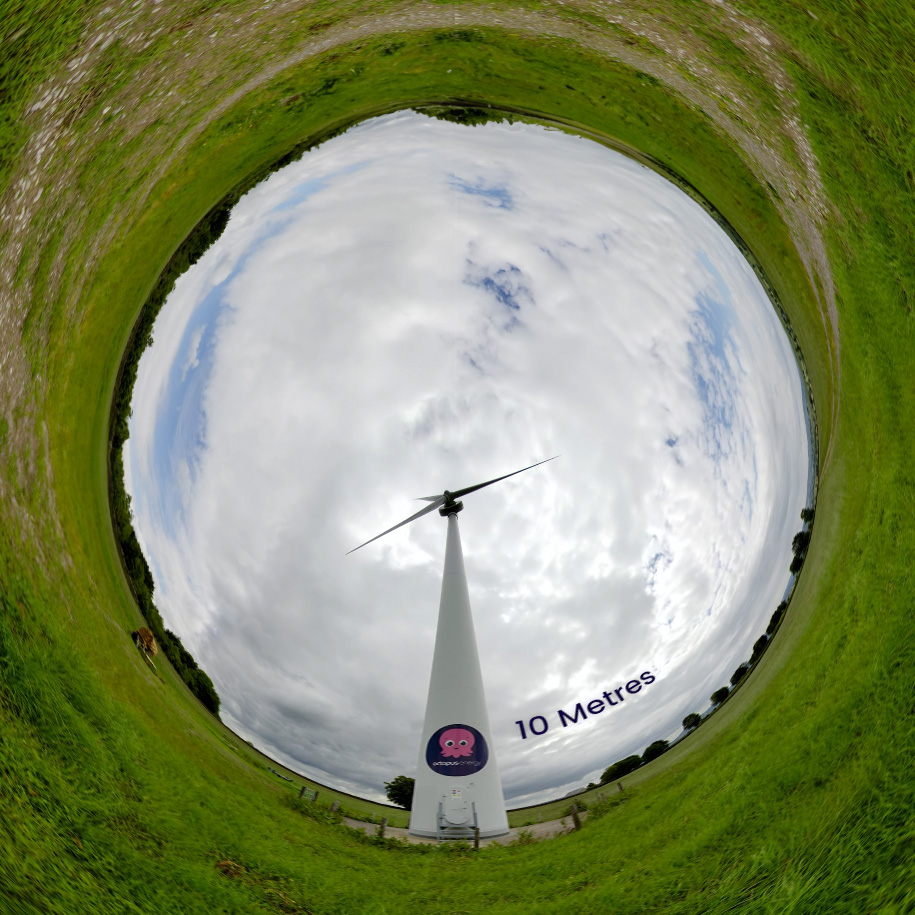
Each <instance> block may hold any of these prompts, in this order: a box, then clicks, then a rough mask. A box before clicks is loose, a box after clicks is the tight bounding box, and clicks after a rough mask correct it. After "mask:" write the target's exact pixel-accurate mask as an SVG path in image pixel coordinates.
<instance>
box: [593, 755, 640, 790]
mask: <svg viewBox="0 0 915 915" xmlns="http://www.w3.org/2000/svg"><path fill="white" fill-rule="evenodd" d="M641 765H642V757H641V756H627V757H626V758H625V759H621V760H619V761H618V762H615V763H613V765H611V766H608V767H607V768H606V769H605V770H604V774H603V775H602V776H601V777H600V783H601V784H602V785H606V784H607V783H608V782H616V781H619V780H620V779H621V778H622V777H623V776H624V775H628V774H629V773H630V772H635V770H636V769H638V767H639V766H641Z"/></svg>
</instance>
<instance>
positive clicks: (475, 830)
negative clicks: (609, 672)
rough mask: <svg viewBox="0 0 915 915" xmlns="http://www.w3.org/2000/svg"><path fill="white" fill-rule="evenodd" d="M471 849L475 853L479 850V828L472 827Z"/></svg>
mask: <svg viewBox="0 0 915 915" xmlns="http://www.w3.org/2000/svg"><path fill="white" fill-rule="evenodd" d="M473 847H474V850H475V851H479V850H480V827H479V826H474V827H473Z"/></svg>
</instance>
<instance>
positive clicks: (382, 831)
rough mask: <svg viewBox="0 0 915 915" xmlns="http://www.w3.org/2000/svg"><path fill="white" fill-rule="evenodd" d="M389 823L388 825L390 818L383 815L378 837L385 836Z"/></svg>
mask: <svg viewBox="0 0 915 915" xmlns="http://www.w3.org/2000/svg"><path fill="white" fill-rule="evenodd" d="M387 825H388V818H387V817H383V818H382V820H381V825H380V826H379V827H378V838H379V839H383V838H384V831H385V829H386V828H387Z"/></svg>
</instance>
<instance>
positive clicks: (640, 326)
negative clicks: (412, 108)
mask: <svg viewBox="0 0 915 915" xmlns="http://www.w3.org/2000/svg"><path fill="white" fill-rule="evenodd" d="M154 337H155V343H154V345H153V346H152V348H151V349H150V350H148V351H147V353H146V355H145V356H144V358H143V360H142V362H141V366H140V373H139V377H138V380H137V386H136V389H135V394H134V401H133V419H132V421H131V436H130V439H129V442H128V450H127V453H126V455H125V456H126V458H127V464H126V466H127V470H126V475H127V485H128V490H129V491H130V492H131V494H132V496H133V507H134V511H135V522H136V527H137V534H138V536H139V537H140V540H141V543H142V544H143V546H144V549H145V550H146V554H147V556H148V557H149V559H150V564H151V567H152V569H153V574H154V576H155V580H156V592H157V597H156V602H157V605H158V606H159V609H160V611H161V612H162V615H163V617H164V618H165V620H166V624H167V625H168V626H169V627H170V628H172V629H174V630H175V631H176V632H177V633H178V634H179V635H180V636H181V638H182V640H183V641H184V642H185V644H186V645H187V646H188V647H189V648H190V650H191V652H192V653H193V654H194V656H195V657H196V658H197V659H198V661H199V662H200V664H201V665H202V666H203V667H204V669H205V670H207V672H208V673H209V674H210V676H211V677H212V678H213V681H214V683H215V684H216V688H217V690H218V692H219V694H220V697H221V699H222V717H223V719H224V720H225V722H226V723H227V724H228V725H229V726H230V727H232V728H233V729H234V730H236V731H237V732H238V733H240V734H241V735H242V736H244V737H245V738H247V739H249V740H251V741H252V742H253V743H254V744H256V745H257V746H258V747H260V748H261V749H263V750H264V751H265V752H267V753H269V754H270V755H272V756H274V757H275V758H277V759H279V760H281V761H282V762H283V763H285V764H287V765H289V766H291V767H292V768H293V769H296V770H298V771H300V772H302V773H306V774H308V775H310V776H312V777H314V778H317V779H318V780H320V781H322V782H324V783H327V784H331V785H334V786H336V787H339V788H342V789H344V790H348V791H351V792H354V793H357V794H363V795H366V796H372V797H383V794H382V783H383V782H384V781H389V780H390V779H391V778H392V777H393V776H395V775H398V774H401V773H403V774H408V775H413V774H414V773H415V768H416V759H417V751H418V741H419V737H420V729H421V726H422V719H423V712H424V708H425V700H426V691H427V687H428V681H429V673H430V665H431V661H432V647H433V641H434V637H435V631H434V629H435V622H436V616H437V610H438V598H439V590H440V587H441V571H442V562H443V557H444V546H445V523H444V521H443V520H442V519H441V518H439V516H438V514H437V513H432V514H430V515H427V516H425V517H424V518H422V519H420V520H419V521H417V522H416V523H414V524H411V525H408V526H407V527H405V528H402V529H400V530H398V531H396V532H394V533H392V534H389V535H388V536H387V537H384V538H382V539H381V540H379V541H377V542H376V543H373V544H371V545H369V546H366V547H365V548H363V549H361V550H359V551H358V552H356V553H353V554H352V555H346V553H347V551H348V550H351V549H352V548H353V547H355V546H356V545H357V544H359V543H361V542H363V541H365V540H367V539H368V538H370V537H373V536H374V535H375V534H377V533H379V532H380V531H382V530H384V529H386V528H388V527H390V526H391V525H393V524H395V523H397V522H398V521H400V520H402V519H403V518H405V517H407V516H408V515H411V514H413V513H414V512H415V511H417V510H418V509H419V508H420V507H421V504H420V503H417V502H415V501H413V500H414V499H415V498H416V497H417V496H426V495H433V494H435V493H440V492H442V491H443V490H444V489H445V488H448V489H458V488H461V487H464V486H469V485H472V484H474V483H477V482H481V481H483V480H487V479H490V478H492V477H496V476H500V475H502V474H505V473H509V472H511V471H513V470H516V469H518V468H519V467H524V466H526V465H528V464H531V463H533V462H534V461H538V460H542V459H544V458H547V457H550V456H552V455H555V454H561V457H560V458H559V459H558V460H555V461H552V462H550V463H549V464H546V465H544V466H543V467H538V468H536V469H534V470H530V471H528V472H527V473H524V474H521V475H519V476H518V477H514V478H512V479H511V480H507V481H505V482H504V483H500V484H498V485H496V486H492V487H490V488H488V489H486V490H484V491H481V492H479V493H477V494H474V495H472V496H469V497H468V498H467V499H466V500H465V506H466V507H465V510H464V512H463V513H462V514H461V516H460V522H461V534H462V540H463V545H464V555H465V563H466V568H467V575H468V580H469V584H470V594H471V602H472V605H473V611H474V619H475V622H476V627H477V639H478V642H479V646H480V656H481V663H482V667H483V676H484V680H485V683H486V688H487V697H488V703H489V712H490V719H491V723H492V727H493V734H494V740H495V751H496V753H497V755H498V759H499V766H500V768H501V772H502V778H503V783H504V787H505V793H506V797H507V799H508V800H509V805H510V806H521V805H523V804H527V803H533V802H535V801H538V800H541V799H545V798H548V797H555V796H557V795H561V794H564V793H565V792H566V791H568V790H570V789H572V788H575V787H578V786H580V785H583V784H585V783H586V782H587V781H589V780H593V779H596V777H597V776H598V775H599V774H600V772H601V771H602V770H603V769H604V768H605V767H606V766H607V765H608V764H609V763H611V762H613V761H614V760H616V759H619V758H621V757H624V756H627V755H629V754H630V753H633V752H641V750H642V749H644V747H645V746H646V745H647V744H648V743H649V742H651V741H652V740H655V739H657V738H659V737H671V736H675V735H676V734H677V733H679V731H680V721H681V720H682V718H683V717H684V715H686V714H687V713H689V712H692V711H704V710H705V709H706V708H707V707H708V705H709V702H708V697H709V695H710V694H711V693H712V692H713V690H715V689H716V688H717V687H719V686H721V685H723V684H725V683H727V681H728V680H729V678H730V675H731V672H732V671H733V670H734V668H735V667H736V666H737V665H738V664H739V663H740V662H741V661H743V660H745V659H746V658H747V657H748V656H749V654H750V649H751V646H752V643H753V642H754V641H755V639H756V638H757V637H758V636H759V634H760V633H762V632H763V631H764V630H765V627H766V624H767V622H768V620H769V617H770V615H771V613H772V611H773V610H774V609H775V606H776V605H777V604H778V603H779V601H780V600H781V599H782V596H783V594H784V591H785V588H786V586H787V585H788V583H789V574H788V565H789V563H790V560H791V540H792V537H793V535H794V534H795V533H796V532H797V530H798V529H799V528H800V519H799V514H800V510H801V508H802V507H803V506H804V505H805V504H806V502H807V494H808V485H809V480H808V464H809V449H808V441H807V428H806V423H805V416H804V407H803V402H802V388H801V383H800V378H799V374H798V370H797V366H796V364H795V362H794V358H793V355H792V353H791V348H790V345H789V343H788V341H787V338H786V337H785V334H784V333H783V331H782V329H781V327H780V325H779V323H778V320H777V317H776V315H775V313H774V311H773V310H772V308H771V305H770V303H769V302H768V300H767V298H766V295H765V293H764V291H763V290H762V288H761V287H760V285H759V283H758V282H757V280H756V278H755V277H754V275H753V272H752V270H751V269H750V267H749V266H748V265H747V264H746V262H745V261H744V260H743V259H742V257H741V256H740V254H739V252H738V251H737V250H736V249H735V248H734V247H733V246H732V244H731V243H730V241H729V240H728V238H727V237H726V235H725V234H724V233H723V232H722V231H721V229H720V228H719V227H718V226H717V225H716V224H715V223H714V221H713V220H712V219H711V218H710V217H709V216H707V215H706V214H705V213H704V212H703V210H702V209H701V207H699V206H698V205H697V204H695V203H694V202H693V201H691V200H690V199H689V198H687V197H686V196H685V195H683V194H682V193H681V192H680V191H679V190H677V189H676V188H675V187H674V186H672V185H671V184H669V183H668V182H667V181H665V180H664V179H662V178H661V177H659V176H658V175H656V174H655V173H654V172H652V171H651V170H649V169H647V168H645V167H644V166H642V165H640V164H638V163H635V162H633V161H631V160H629V159H627V158H626V157H624V156H622V155H620V154H618V153H615V152H613V151H611V150H608V149H606V148H604V147H602V146H600V145H598V144H596V143H594V142H592V141H588V140H584V139H582V138H580V137H575V136H570V135H567V134H564V133H562V132H560V131H557V130H548V129H545V128H542V127H538V126H533V125H525V124H514V125H508V124H498V125H496V124H488V125H485V126H478V127H465V126H460V125H456V124H451V123H447V122H443V121H438V120H434V119H431V118H427V117H424V116H421V115H418V114H415V113H413V112H400V113H397V114H394V115H388V116H385V117H381V118H377V119H374V120H371V121H368V122H365V123H363V124H362V125H360V126H358V127H355V128H353V129H352V130H350V131H348V132H347V133H346V134H344V135H342V136H340V137H336V138H334V139H332V140H330V141H328V142H327V143H325V144H324V145H322V146H321V147H319V148H318V149H316V150H313V151H312V152H309V153H308V154H306V155H305V156H304V157H303V158H302V160H300V161H299V162H297V163H294V164H292V165H290V166H288V167H286V168H285V169H283V170H282V171H280V172H278V173H276V174H275V175H273V176H272V177H271V178H270V179H269V180H268V181H266V182H264V183H263V184H261V185H260V186H259V187H258V188H256V189H255V190H254V191H252V192H251V193H250V194H248V195H247V196H246V197H245V198H244V199H243V200H242V201H241V202H240V203H239V205H238V206H237V207H236V209H235V211H234V212H233V214H232V217H231V219H230V221H229V225H228V227H227V229H226V231H225V234H224V235H223V237H222V238H221V239H220V241H219V242H218V243H217V244H216V245H215V246H214V247H213V248H212V249H211V250H210V251H209V252H208V253H207V254H206V255H205V256H204V257H203V258H202V259H201V260H200V262H199V263H198V264H197V265H196V266H195V267H194V268H193V269H192V270H191V271H189V272H188V273H187V274H185V276H183V277H182V278H181V279H180V280H179V282H178V284H177V287H176V289H175V291H174V293H173V294H172V295H171V296H170V298H169V300H168V302H167V303H166V305H165V307H164V308H163V310H162V313H161V315H160V317H159V319H158V322H157V324H156V327H155V332H154ZM646 671H650V672H651V674H652V675H653V676H654V677H655V682H654V683H651V684H650V685H648V686H646V687H645V688H643V689H642V690H641V691H640V692H639V693H637V694H635V695H628V696H627V698H626V700H625V701H624V702H619V703H618V704H617V706H615V707H613V708H609V709H606V710H605V711H603V712H602V713H600V714H598V715H592V716H589V717H588V719H587V720H583V719H580V720H579V721H578V722H576V723H574V724H571V725H567V726H565V727H563V726H562V724H561V723H560V719H559V717H558V711H559V710H560V709H563V710H566V711H569V712H571V711H572V710H573V709H574V708H575V705H576V703H578V702H582V703H583V704H585V705H586V704H587V702H588V701H590V700H592V699H595V698H597V697H599V696H601V694H602V693H603V692H604V691H605V690H609V691H611V694H612V691H613V690H614V689H616V688H618V687H622V686H624V684H625V683H626V682H628V681H630V680H632V679H633V678H636V677H638V676H639V675H640V674H642V673H643V672H646ZM624 695H626V694H625V693H624ZM538 715H539V716H543V719H544V720H545V722H546V723H547V725H548V728H549V729H548V730H547V731H546V733H544V734H542V735H540V736H536V735H533V734H531V733H530V730H529V728H526V729H527V731H528V736H527V738H526V739H523V738H522V736H521V733H520V728H519V726H518V725H517V724H516V723H515V722H517V721H522V722H525V724H526V725H527V724H529V722H530V719H531V718H533V717H534V716H538ZM542 727H543V725H542V724H541V723H539V722H538V723H537V725H536V729H542Z"/></svg>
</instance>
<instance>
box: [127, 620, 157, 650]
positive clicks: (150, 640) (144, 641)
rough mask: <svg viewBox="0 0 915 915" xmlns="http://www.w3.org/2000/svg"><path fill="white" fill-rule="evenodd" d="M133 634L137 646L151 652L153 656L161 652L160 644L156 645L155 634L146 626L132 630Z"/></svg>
mask: <svg viewBox="0 0 915 915" xmlns="http://www.w3.org/2000/svg"><path fill="white" fill-rule="evenodd" d="M131 636H132V637H133V640H134V642H135V643H136V646H137V648H141V649H143V651H145V652H146V653H147V654H151V655H152V656H153V657H155V656H156V655H157V654H158V653H159V646H158V645H156V640H155V638H154V636H153V634H152V633H151V632H150V631H149V630H148V629H147V628H146V627H145V626H144V627H143V628H142V629H138V630H137V631H136V632H132V633H131Z"/></svg>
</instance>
